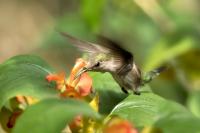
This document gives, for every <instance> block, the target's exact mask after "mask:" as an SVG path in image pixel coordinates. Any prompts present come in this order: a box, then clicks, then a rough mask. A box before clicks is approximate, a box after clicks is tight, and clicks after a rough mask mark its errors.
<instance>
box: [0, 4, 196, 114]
mask: <svg viewBox="0 0 200 133" xmlns="http://www.w3.org/2000/svg"><path fill="white" fill-rule="evenodd" d="M199 12H200V1H199V0H123V1H122V0H96V1H95V0H56V1H49V0H9V1H8V0H7V1H6V0H2V1H0V62H3V61H4V60H6V59H8V58H9V57H12V56H14V55H17V54H30V53H32V54H36V55H39V56H41V57H42V58H44V59H45V60H47V61H48V62H49V63H50V64H51V65H52V66H54V67H55V68H56V69H57V70H58V71H61V70H66V71H68V72H69V71H70V69H71V68H72V66H73V64H74V62H75V59H76V58H78V57H80V56H81V53H80V52H79V51H78V50H76V49H75V48H74V47H73V46H72V45H70V44H69V43H68V42H67V40H66V39H65V38H63V37H62V36H60V35H59V33H58V32H57V31H65V32H67V33H70V34H72V35H74V36H77V37H78V38H81V39H84V40H87V41H91V42H96V39H95V36H96V35H97V34H102V35H104V36H106V37H108V38H111V39H112V40H114V41H116V42H119V43H120V44H121V45H122V46H123V47H124V48H126V49H127V50H129V51H130V52H132V53H134V57H135V61H136V62H137V64H138V65H139V66H140V68H141V69H142V71H143V72H146V71H149V70H151V69H153V68H155V67H158V66H160V65H167V66H169V69H168V70H167V71H165V72H164V73H162V74H161V76H159V77H158V78H156V79H155V80H154V81H152V83H151V84H150V86H151V88H152V89H153V91H154V92H155V93H157V94H159V95H161V96H162V97H165V98H167V99H171V100H174V101H177V102H179V103H181V104H183V105H185V106H187V107H188V108H189V109H190V110H191V111H192V112H193V113H194V114H196V115H197V116H199V114H200V44H199V41H200V13H199ZM199 117H200V116H199Z"/></svg>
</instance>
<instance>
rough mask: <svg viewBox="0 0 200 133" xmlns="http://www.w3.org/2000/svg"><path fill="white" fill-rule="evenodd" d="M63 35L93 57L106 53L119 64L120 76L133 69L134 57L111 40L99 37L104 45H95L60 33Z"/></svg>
mask: <svg viewBox="0 0 200 133" xmlns="http://www.w3.org/2000/svg"><path fill="white" fill-rule="evenodd" d="M60 33H61V35H63V36H65V37H67V38H68V40H69V41H70V42H71V43H72V44H74V46H76V47H77V48H79V49H80V50H81V51H83V52H87V53H89V54H90V55H91V56H95V55H97V54H98V53H105V54H108V55H109V56H111V58H112V60H113V61H114V63H115V64H119V65H118V66H119V70H118V72H119V74H120V73H126V72H128V71H130V70H131V69H132V64H133V55H132V54H131V53H130V52H128V51H126V50H124V49H123V48H121V47H120V46H119V45H118V44H117V43H115V42H113V41H111V40H110V39H108V38H106V37H103V36H99V38H100V40H101V41H102V43H100V44H94V43H90V42H87V41H83V40H80V39H78V38H76V37H73V36H71V35H69V34H67V33H65V32H60Z"/></svg>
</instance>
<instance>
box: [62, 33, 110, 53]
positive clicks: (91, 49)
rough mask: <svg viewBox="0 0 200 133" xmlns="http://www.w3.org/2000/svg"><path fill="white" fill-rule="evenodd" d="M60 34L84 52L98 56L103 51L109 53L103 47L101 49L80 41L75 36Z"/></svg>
mask: <svg viewBox="0 0 200 133" xmlns="http://www.w3.org/2000/svg"><path fill="white" fill-rule="evenodd" d="M60 34H61V35H63V36H64V37H67V39H68V40H69V41H70V42H71V43H72V44H73V45H74V46H75V47H77V48H78V49H79V50H81V51H82V52H87V53H91V54H96V53H100V52H103V51H104V52H106V51H107V50H106V49H103V47H100V46H99V45H96V44H93V43H90V42H87V41H83V40H80V39H78V38H76V37H74V36H71V35H69V34H68V33H65V32H60ZM107 52H108V51H107Z"/></svg>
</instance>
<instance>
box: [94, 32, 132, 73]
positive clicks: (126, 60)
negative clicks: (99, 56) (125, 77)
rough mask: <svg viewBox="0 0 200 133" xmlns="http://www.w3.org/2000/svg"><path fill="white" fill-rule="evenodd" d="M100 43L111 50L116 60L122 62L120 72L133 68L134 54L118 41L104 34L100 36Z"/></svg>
mask: <svg viewBox="0 0 200 133" xmlns="http://www.w3.org/2000/svg"><path fill="white" fill-rule="evenodd" d="M98 38H99V41H100V42H101V43H100V44H101V45H102V46H104V47H106V48H108V49H109V50H110V54H111V55H112V57H113V58H114V60H115V61H118V62H121V64H122V66H121V67H120V69H119V70H118V74H125V73H127V72H129V71H130V70H131V69H132V68H133V54H132V53H130V52H128V51H126V50H125V49H123V48H122V47H120V45H119V44H117V43H116V42H114V41H112V40H110V39H108V38H107V37H104V36H98Z"/></svg>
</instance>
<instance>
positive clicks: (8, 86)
mask: <svg viewBox="0 0 200 133" xmlns="http://www.w3.org/2000/svg"><path fill="white" fill-rule="evenodd" d="M50 70H51V69H50V67H49V66H48V65H47V64H46V63H45V62H44V61H43V60H41V59H40V58H39V57H36V56H30V55H20V56H15V57H13V58H11V59H9V60H7V61H6V62H4V63H3V64H1V65H0V108H1V107H2V106H3V105H4V104H5V103H6V101H8V100H9V99H10V98H12V97H14V96H16V95H26V96H32V97H35V98H38V99H41V98H46V97H55V96H56V90H55V89H54V88H55V87H54V85H53V84H50V83H48V82H47V81H46V80H45V77H46V75H48V74H49V73H50Z"/></svg>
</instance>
